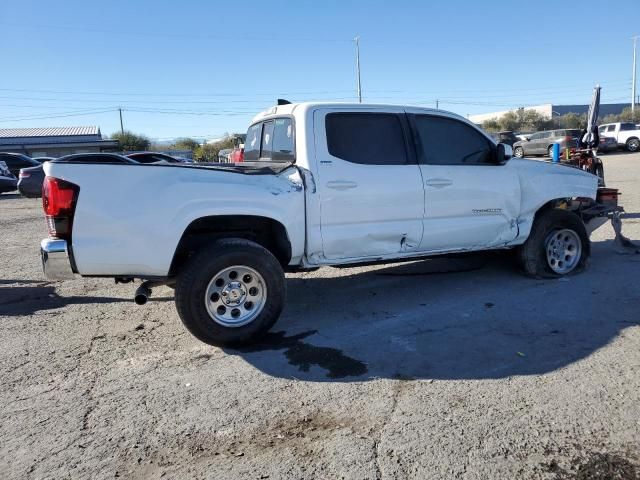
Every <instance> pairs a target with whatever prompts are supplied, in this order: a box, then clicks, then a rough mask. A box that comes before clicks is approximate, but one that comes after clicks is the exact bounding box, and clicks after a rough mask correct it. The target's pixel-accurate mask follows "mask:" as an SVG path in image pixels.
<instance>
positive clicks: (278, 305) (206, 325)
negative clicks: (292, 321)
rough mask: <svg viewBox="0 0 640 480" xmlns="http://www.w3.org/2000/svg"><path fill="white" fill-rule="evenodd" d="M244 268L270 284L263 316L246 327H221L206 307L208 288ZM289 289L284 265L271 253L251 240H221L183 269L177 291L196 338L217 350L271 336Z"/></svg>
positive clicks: (182, 316)
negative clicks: (227, 270)
mask: <svg viewBox="0 0 640 480" xmlns="http://www.w3.org/2000/svg"><path fill="white" fill-rule="evenodd" d="M235 265H243V266H247V267H250V268H252V269H253V270H255V271H256V272H258V273H259V274H260V275H261V276H262V278H263V279H264V281H265V283H266V287H267V288H266V291H267V295H266V300H265V303H264V307H262V310H261V311H260V314H259V315H258V316H257V317H255V318H254V319H253V320H251V322H250V323H248V324H246V325H243V326H236V327H229V326H224V325H222V324H220V323H218V322H217V321H216V320H214V318H213V317H212V316H211V315H210V314H209V312H208V310H207V307H206V306H205V295H206V292H207V287H208V285H209V283H210V282H211V281H212V279H213V278H214V276H215V275H216V274H218V272H221V271H222V270H224V269H225V268H228V267H231V266H235ZM285 297H286V285H285V279H284V272H283V270H282V266H281V265H280V262H278V260H277V259H276V258H275V257H274V256H273V254H271V252H269V251H268V250H267V249H265V248H263V247H262V246H260V245H258V244H257V243H255V242H252V241H250V240H245V239H240V238H230V239H223V240H218V241H217V242H215V243H214V244H212V245H211V246H210V247H207V248H203V249H202V250H200V251H198V252H197V253H196V254H195V255H193V256H192V257H191V258H190V259H189V260H188V261H187V263H186V264H185V266H184V267H183V268H182V269H181V271H180V273H179V275H178V278H177V281H176V288H175V302H176V308H177V310H178V315H180V319H181V320H182V323H184V325H185V327H187V330H189V331H190V332H191V333H192V334H193V335H194V336H195V337H196V338H198V339H199V340H201V341H203V342H205V343H208V344H209V345H216V346H222V345H225V346H233V345H240V344H245V343H248V342H250V341H252V340H255V339H257V338H258V337H260V336H261V335H263V334H264V333H266V332H267V330H269V329H270V328H271V327H272V326H273V324H274V323H275V322H276V320H278V317H279V316H280V313H281V312H282V309H283V307H284V302H285Z"/></svg>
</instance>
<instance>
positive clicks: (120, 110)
mask: <svg viewBox="0 0 640 480" xmlns="http://www.w3.org/2000/svg"><path fill="white" fill-rule="evenodd" d="M118 111H119V112H120V133H121V134H122V135H124V126H123V125H122V107H118Z"/></svg>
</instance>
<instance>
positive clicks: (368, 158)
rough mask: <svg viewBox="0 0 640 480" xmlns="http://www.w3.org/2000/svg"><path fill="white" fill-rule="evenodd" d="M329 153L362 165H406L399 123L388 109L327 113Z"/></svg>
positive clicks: (405, 153) (396, 117) (404, 148)
mask: <svg viewBox="0 0 640 480" xmlns="http://www.w3.org/2000/svg"><path fill="white" fill-rule="evenodd" d="M325 127H326V131H327V148H328V150H329V153H330V154H331V155H332V156H334V157H337V158H340V159H342V160H346V161H347V162H352V163H360V164H365V165H406V164H407V150H406V146H405V141H404V134H403V131H402V124H401V123H400V119H399V118H398V116H397V115H395V114H392V113H330V114H328V115H327V117H326V120H325Z"/></svg>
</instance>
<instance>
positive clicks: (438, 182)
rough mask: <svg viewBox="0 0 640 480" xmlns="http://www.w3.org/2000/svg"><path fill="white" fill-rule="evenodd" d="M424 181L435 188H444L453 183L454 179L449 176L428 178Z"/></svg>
mask: <svg viewBox="0 0 640 480" xmlns="http://www.w3.org/2000/svg"><path fill="white" fill-rule="evenodd" d="M424 183H425V184H426V185H428V186H430V187H435V188H444V187H448V186H449V185H453V181H452V180H450V179H448V178H427V180H425V182H424Z"/></svg>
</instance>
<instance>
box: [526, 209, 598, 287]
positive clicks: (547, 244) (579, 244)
mask: <svg viewBox="0 0 640 480" xmlns="http://www.w3.org/2000/svg"><path fill="white" fill-rule="evenodd" d="M517 253H518V258H519V261H520V265H521V267H522V269H523V270H524V272H525V273H526V274H527V275H529V276H532V277H537V278H541V277H543V278H555V277H562V276H565V275H569V274H571V273H576V272H579V271H581V270H583V269H584V268H585V266H586V264H587V261H588V259H589V255H590V253H591V245H590V243H589V236H588V235H587V231H586V229H585V226H584V223H583V222H582V220H581V219H580V217H578V216H577V215H576V214H575V213H572V212H569V211H567V210H560V209H553V210H547V211H546V212H543V213H542V214H540V215H539V216H537V217H536V219H535V221H534V223H533V226H532V228H531V233H530V234H529V238H528V239H527V241H526V242H525V243H524V244H523V245H522V246H520V247H518V252H517Z"/></svg>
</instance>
